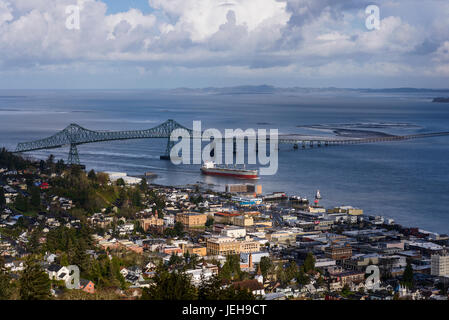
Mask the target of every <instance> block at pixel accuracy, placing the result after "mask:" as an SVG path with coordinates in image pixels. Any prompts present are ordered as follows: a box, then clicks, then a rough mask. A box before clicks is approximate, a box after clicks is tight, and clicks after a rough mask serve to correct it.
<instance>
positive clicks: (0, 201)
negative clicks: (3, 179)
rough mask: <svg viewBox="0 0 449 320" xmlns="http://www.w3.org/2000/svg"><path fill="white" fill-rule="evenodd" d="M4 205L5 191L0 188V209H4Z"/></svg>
mask: <svg viewBox="0 0 449 320" xmlns="http://www.w3.org/2000/svg"><path fill="white" fill-rule="evenodd" d="M5 205H6V197H5V190H3V187H0V208H4V207H5Z"/></svg>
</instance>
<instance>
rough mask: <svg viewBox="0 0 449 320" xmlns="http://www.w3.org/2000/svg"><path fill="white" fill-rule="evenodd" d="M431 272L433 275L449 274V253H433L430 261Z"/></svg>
mask: <svg viewBox="0 0 449 320" xmlns="http://www.w3.org/2000/svg"><path fill="white" fill-rule="evenodd" d="M430 263H431V264H430V274H431V275H433V276H443V277H448V276H449V255H448V254H444V255H439V254H433V255H432V256H431V262H430Z"/></svg>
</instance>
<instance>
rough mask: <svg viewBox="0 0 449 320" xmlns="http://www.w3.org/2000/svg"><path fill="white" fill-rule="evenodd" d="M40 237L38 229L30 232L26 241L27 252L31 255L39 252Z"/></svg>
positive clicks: (40, 233)
mask: <svg viewBox="0 0 449 320" xmlns="http://www.w3.org/2000/svg"><path fill="white" fill-rule="evenodd" d="M41 235H42V232H41V230H39V229H38V228H36V229H34V230H33V231H32V232H31V234H30V238H29V239H28V243H27V247H28V250H29V251H30V252H31V253H38V252H39V250H40V247H41V244H40V242H39V239H40V237H41Z"/></svg>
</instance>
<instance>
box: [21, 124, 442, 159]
mask: <svg viewBox="0 0 449 320" xmlns="http://www.w3.org/2000/svg"><path fill="white" fill-rule="evenodd" d="M177 129H184V130H187V132H188V133H189V134H192V133H193V130H191V129H189V128H186V127H184V126H182V125H181V124H179V123H178V122H176V121H174V120H171V119H170V120H167V121H165V122H164V123H162V124H160V125H158V126H156V127H154V128H152V129H147V130H133V131H93V130H89V129H85V128H83V127H81V126H79V125H77V124H70V125H69V126H68V127H67V128H65V129H64V130H62V131H60V132H58V133H56V134H54V135H52V136H50V137H48V138H44V139H40V140H35V141H31V142H23V143H19V144H18V145H17V148H16V150H15V153H20V152H29V151H36V150H44V149H55V148H61V147H65V146H70V151H69V157H68V161H67V162H68V164H77V165H79V164H80V159H79V154H78V148H77V146H78V145H81V144H87V143H95V142H102V141H115V140H130V139H158V138H159V139H167V140H168V142H167V147H166V149H165V154H164V155H161V159H163V160H169V159H170V157H169V155H170V150H171V148H172V147H173V145H174V142H173V141H170V136H171V134H172V132H173V131H174V130H177ZM447 135H449V132H436V133H425V134H415V135H406V136H393V135H387V136H382V137H373V138H348V137H331V136H328V137H326V136H307V135H291V134H290V135H288V134H284V135H279V139H278V142H279V143H282V144H293V148H294V149H298V148H299V146H302V148H303V149H305V148H308V147H309V148H313V147H314V146H317V147H321V146H331V145H343V144H360V143H376V142H388V141H401V140H410V139H418V138H429V137H437V136H447ZM267 139H268V140H269V138H267ZM235 143H236V142H235V140H234V146H235ZM257 149H258V148H257V144H256V151H257ZM234 150H235V148H234Z"/></svg>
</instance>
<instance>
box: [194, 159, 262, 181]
mask: <svg viewBox="0 0 449 320" xmlns="http://www.w3.org/2000/svg"><path fill="white" fill-rule="evenodd" d="M201 172H202V173H203V174H207V175H212V176H224V177H232V178H238V179H259V173H258V170H247V169H245V168H243V169H237V168H227V167H217V166H216V165H215V162H205V163H204V164H203V166H202V167H201Z"/></svg>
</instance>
